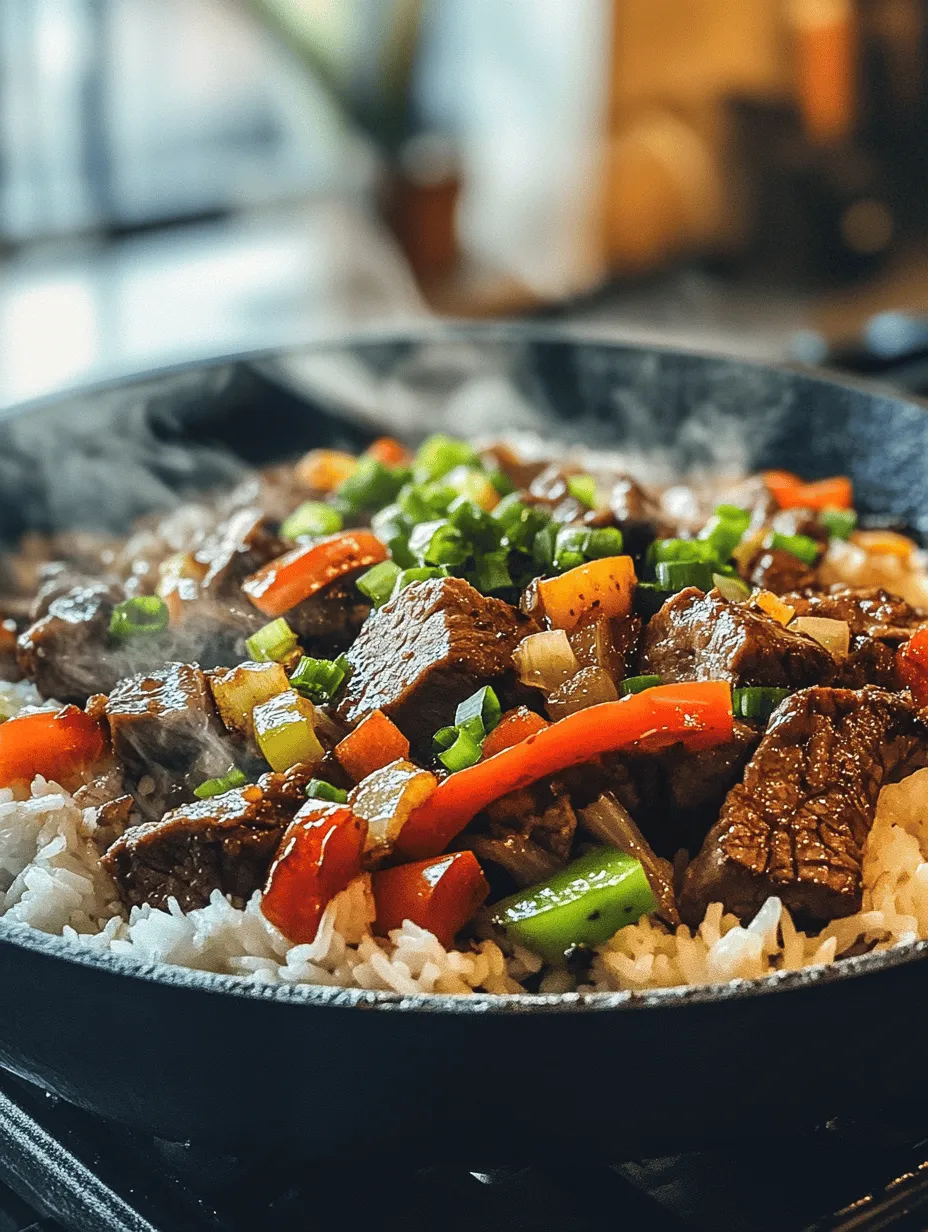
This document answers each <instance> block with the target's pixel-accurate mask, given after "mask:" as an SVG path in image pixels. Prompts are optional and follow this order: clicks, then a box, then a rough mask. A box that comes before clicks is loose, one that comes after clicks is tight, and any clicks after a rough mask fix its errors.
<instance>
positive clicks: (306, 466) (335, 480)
mask: <svg viewBox="0 0 928 1232" xmlns="http://www.w3.org/2000/svg"><path fill="white" fill-rule="evenodd" d="M357 465H358V459H357V458H356V457H355V456H354V454H350V453H342V451H341V450H340V449H311V450H310V451H309V453H307V454H304V455H303V457H302V458H300V460H299V462H297V464H296V467H295V468H294V470H295V472H296V477H297V479H299V481H300V483H301V484H303V486H304V487H307V488H312V489H313V491H315V492H334V491H335V489H336V488H337V487H338V486H339V484H341V483H344V482H345V480H346V479H347V478H348V476H349V475H353V474H354V472H355V468H356V467H357Z"/></svg>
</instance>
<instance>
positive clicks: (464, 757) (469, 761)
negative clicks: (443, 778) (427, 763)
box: [438, 728, 483, 774]
mask: <svg viewBox="0 0 928 1232" xmlns="http://www.w3.org/2000/svg"><path fill="white" fill-rule="evenodd" d="M457 733H458V734H457V739H456V740H455V742H454V744H452V746H451V748H450V749H445V751H444V753H439V754H438V760H439V761H440V762H441V764H442V765H443V766H444V767H445V769H446V770H450V771H451V773H452V774H454V772H455V771H456V770H466V769H467V767H468V766H476V764H477V762H478V761H479V760H480V758H481V757H482V756H483V750H482V749H481V748H480V744H479V743H478V741H476V740H475V739H474V738H473V736H471V735H469V734H468V733H467V732H466V731H463V730H462V729H461V728H458V729H457Z"/></svg>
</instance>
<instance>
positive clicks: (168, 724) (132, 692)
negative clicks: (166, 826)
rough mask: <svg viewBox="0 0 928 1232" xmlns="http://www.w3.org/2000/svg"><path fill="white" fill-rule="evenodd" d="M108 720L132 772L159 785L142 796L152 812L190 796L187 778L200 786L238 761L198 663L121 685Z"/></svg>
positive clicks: (167, 667)
mask: <svg viewBox="0 0 928 1232" xmlns="http://www.w3.org/2000/svg"><path fill="white" fill-rule="evenodd" d="M106 717H107V719H108V721H109V725H110V733H111V735H112V739H113V752H114V753H115V754H116V756H117V757H118V758H119V760H120V761H121V762H122V763H123V765H124V766H125V767H126V770H127V771H128V772H129V774H130V775H133V776H135V778H136V779H140V778H142V777H143V776H150V777H151V779H152V780H153V782H154V791H153V792H141V793H140V797H139V801H140V804H141V806H142V807H143V808H144V809H145V811H146V812H148V813H153V812H157V813H161V812H163V811H164V807H165V802H166V801H167V800H168V799H170V798H171V797H172V796H175V797H176V795H177V793H179V792H183V791H184V789H185V787H186V783H185V778H186V776H188V775H189V776H191V778H192V779H195V780H196V781H195V782H194V783H193V784H192V785H193V786H197V785H198V784H199V783H201V782H203V781H204V780H205V779H208V778H213V777H215V776H216V775H219V774H224V773H225V772H226V771H227V770H228V769H229V766H230V764H232V762H233V756H232V753H231V748H230V747H228V746H227V745H226V744H225V742H224V741H223V739H222V737H221V735H220V727H219V723H218V720H217V719H216V716H215V711H214V709H213V702H212V695H211V694H210V690H209V684H208V682H207V679H206V676H205V675H204V673H203V672H202V671H201V670H200V668H199V667H197V666H196V665H194V664H190V663H166V664H165V665H164V666H163V667H160V668H158V669H157V670H156V671H153V672H150V673H148V674H145V673H140V674H139V675H136V676H130V677H129V678H128V679H126V680H121V681H120V682H119V684H117V685H116V687H115V688H114V689H113V691H112V692H111V693H110V696H109V700H108V701H107V703H106Z"/></svg>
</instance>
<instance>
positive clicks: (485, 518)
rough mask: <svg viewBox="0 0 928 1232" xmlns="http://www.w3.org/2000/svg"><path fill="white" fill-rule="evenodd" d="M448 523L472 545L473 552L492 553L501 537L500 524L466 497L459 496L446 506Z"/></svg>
mask: <svg viewBox="0 0 928 1232" xmlns="http://www.w3.org/2000/svg"><path fill="white" fill-rule="evenodd" d="M448 521H449V522H450V523H451V525H452V526H454V527H455V528H456V529H457V530H459V531H460V532H461V534H462V535H463V536H464V538H465V539H466V540H467V542H468V543H471V544H473V546H474V549H475V551H480V552H492V551H494V550H495V549H496V548H498V547H499V545H500V542H501V540H502V537H503V532H502V528H501V527H500V524H499V523H498V522H495V521H494V520H493V518H492V517H491V516H490V514H488V513H487V511H486V510H485V509H481V507H480V506H479V505H478V504H476V502H474V501H472V500H468V498H467V497H466V496H459V497H458V498H457V500H455V501H452V502H451V504H450V505H449V506H448Z"/></svg>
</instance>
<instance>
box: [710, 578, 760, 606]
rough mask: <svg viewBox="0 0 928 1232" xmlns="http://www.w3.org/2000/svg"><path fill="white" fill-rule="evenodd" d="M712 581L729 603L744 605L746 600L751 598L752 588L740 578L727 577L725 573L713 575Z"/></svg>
mask: <svg viewBox="0 0 928 1232" xmlns="http://www.w3.org/2000/svg"><path fill="white" fill-rule="evenodd" d="M712 581H713V582H714V583H715V588H716V590H717V591H718V592H719V594H720V595H721V596H722V598H723V599H727V600H728V602H729V603H743V602H744V600H745V599H750V597H751V588H750V586H749V585H748V584H747V582H743V581H742V580H741V578H739V577H726V576H725V574H724V573H713V575H712Z"/></svg>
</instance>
